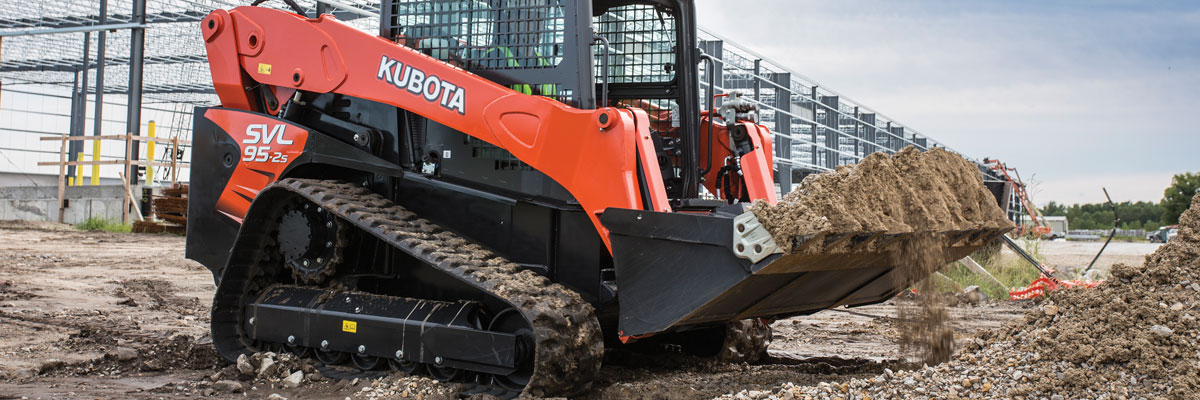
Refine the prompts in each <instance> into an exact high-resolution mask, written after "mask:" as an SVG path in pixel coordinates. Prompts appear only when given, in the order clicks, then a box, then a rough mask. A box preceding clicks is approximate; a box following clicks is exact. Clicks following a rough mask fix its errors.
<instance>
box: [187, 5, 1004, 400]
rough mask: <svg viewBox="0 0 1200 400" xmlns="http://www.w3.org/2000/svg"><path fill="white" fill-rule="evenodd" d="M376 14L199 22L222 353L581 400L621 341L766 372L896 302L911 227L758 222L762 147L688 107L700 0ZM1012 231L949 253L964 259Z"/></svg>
mask: <svg viewBox="0 0 1200 400" xmlns="http://www.w3.org/2000/svg"><path fill="white" fill-rule="evenodd" d="M297 11H298V12H301V13H302V12H303V11H302V10H297ZM381 18H382V21H381V32H380V33H379V35H372V34H369V33H365V32H363V31H361V30H359V29H356V28H353V27H351V26H349V25H346V24H344V23H342V22H340V21H338V20H337V19H335V18H334V17H333V16H330V15H321V16H319V17H318V18H306V17H304V16H302V15H301V14H297V13H292V12H288V11H282V10H275V9H268V8H259V7H238V8H235V9H232V10H216V11H213V12H212V13H211V14H209V15H208V16H207V17H206V18H204V19H203V21H202V22H201V30H202V32H203V38H204V41H205V45H206V46H207V52H208V58H209V64H210V67H211V71H212V78H213V86H214V87H215V89H216V92H217V95H218V96H219V98H220V101H221V106H220V107H200V108H197V109H196V111H195V118H194V125H195V126H194V131H193V132H194V153H193V157H192V162H193V164H192V165H193V167H192V176H191V184H192V186H191V187H192V191H191V193H190V210H189V219H190V221H189V224H188V236H187V256H188V257H189V258H191V259H194V260H197V261H199V262H201V263H202V264H204V265H205V266H206V267H208V268H209V269H211V270H212V273H213V276H214V278H215V280H216V282H217V284H218V288H217V293H216V295H215V299H214V301H213V308H212V335H213V342H214V345H215V346H216V348H217V350H218V351H219V352H220V354H221V355H222V356H223V357H225V358H226V359H228V360H230V361H233V360H235V359H236V358H237V357H238V356H239V355H241V354H246V353H251V352H255V351H263V350H276V351H280V350H288V351H294V352H297V353H301V354H312V355H313V356H314V357H315V358H317V359H318V360H320V361H321V362H324V363H327V364H342V363H346V364H349V365H353V366H355V367H357V368H360V369H364V370H371V369H381V368H387V367H389V366H390V367H391V368H396V369H400V370H404V371H409V372H413V371H416V370H418V369H421V370H424V371H427V373H429V374H431V375H432V376H433V377H435V378H436V379H439V380H470V381H472V382H476V383H481V384H485V385H490V386H493V387H496V388H502V389H504V390H508V391H510V392H512V393H527V394H533V395H553V394H569V393H573V392H578V391H580V390H583V389H584V388H586V385H587V384H588V383H589V382H590V380H591V379H592V378H593V376H594V374H595V373H596V371H597V370H598V369H599V367H600V363H601V359H602V358H603V355H604V351H605V348H606V346H631V345H636V344H637V343H647V342H654V341H661V342H664V343H672V344H675V345H678V346H677V347H678V348H683V349H685V350H687V351H690V352H694V353H695V354H701V355H711V356H720V357H731V358H736V357H754V356H756V355H759V354H761V353H762V352H763V351H764V349H765V343H766V341H765V340H766V338H767V337H768V335H769V332H768V331H767V328H766V324H765V321H768V320H770V319H774V318H781V317H786V316H791V315H799V314H806V313H813V312H816V311H819V310H823V309H827V308H830V307H835V306H840V305H861V304H871V303H877V302H881V301H884V300H886V299H888V298H889V297H891V296H893V295H895V294H896V293H897V292H898V291H900V290H902V289H903V288H904V283H903V282H899V281H898V280H896V279H894V277H893V275H892V271H893V269H894V267H895V265H894V262H893V261H891V260H892V259H891V258H889V257H887V255H886V254H885V251H884V250H885V249H886V248H887V246H888V245H889V243H892V242H895V241H897V240H901V239H902V237H903V236H904V235H903V234H894V235H889V234H882V233H880V232H853V233H839V234H837V235H817V236H811V237H795V238H786V239H777V238H773V237H772V236H771V235H770V234H769V233H767V231H766V230H765V229H764V227H763V226H761V224H760V223H759V222H758V220H757V219H756V218H755V216H754V214H753V213H750V212H748V209H747V205H748V204H750V203H751V202H753V201H756V200H762V201H766V202H770V203H774V202H776V201H777V199H776V196H777V194H776V191H775V184H774V177H773V176H772V154H773V149H772V143H771V132H769V130H768V129H767V128H765V127H763V126H761V125H759V124H757V123H755V122H754V120H755V117H754V115H753V114H754V106H753V104H752V103H750V102H748V101H746V100H745V99H738V98H736V96H733V97H731V98H728V99H725V101H724V104H723V105H722V106H721V107H720V108H719V109H715V108H717V107H714V106H713V104H714V103H713V102H712V101H711V99H713V98H714V97H715V96H714V95H715V93H712V92H711V91H705V90H701V88H702V85H701V84H700V82H699V80H698V76H699V73H698V69H699V65H700V64H701V62H702V58H703V56H702V54H701V52H700V51H699V50H698V47H697V42H696V25H695V15H694V8H693V4H692V2H691V1H690V0H572V1H563V0H474V1H458V0H454V1H451V0H385V1H383V3H382V9H381ZM710 87H711V86H710ZM702 99H704V100H702ZM701 103H708V104H706V105H704V106H702V104H701ZM705 106H706V107H705ZM702 108H703V109H704V110H703V112H702ZM1000 233H1001V232H1000V231H999V230H997V229H974V230H963V231H955V232H939V233H938V234H939V235H942V236H939V237H940V238H941V239H942V240H943V243H944V246H945V250H946V255H947V259H948V260H949V259H955V258H959V257H962V256H963V255H965V254H967V253H969V252H971V251H972V250H974V249H975V248H977V247H979V246H980V245H982V244H983V243H985V242H986V241H988V240H990V239H993V238H994V237H995V236H996V235H999V234H1000ZM776 240H789V241H794V243H790V244H791V245H790V246H788V247H787V248H791V249H800V250H797V251H794V252H791V253H788V254H785V253H784V252H783V251H782V250H781V248H782V247H781V246H779V244H778V243H776ZM833 248H837V249H838V251H837V255H830V254H828V253H829V252H828V251H826V250H827V249H833Z"/></svg>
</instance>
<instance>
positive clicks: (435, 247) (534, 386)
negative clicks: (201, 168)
mask: <svg viewBox="0 0 1200 400" xmlns="http://www.w3.org/2000/svg"><path fill="white" fill-rule="evenodd" d="M297 196H298V197H300V198H303V199H306V200H308V201H311V202H312V203H314V204H317V205H320V206H322V207H324V208H325V209H327V210H330V211H332V212H333V213H334V214H336V215H337V216H338V217H340V218H342V220H343V222H345V223H348V224H349V225H350V226H352V227H356V228H358V229H360V230H362V231H364V232H367V233H370V234H371V235H374V236H375V237H377V238H379V239H381V240H384V241H385V242H387V243H389V244H391V245H392V246H394V247H395V248H396V249H398V250H400V251H403V252H405V253H408V254H409V255H411V256H413V257H416V258H417V259H420V260H423V261H425V262H426V263H428V264H429V265H431V266H434V267H436V268H438V269H440V270H442V271H444V272H446V273H448V274H450V275H453V276H455V277H457V278H459V279H461V280H462V281H463V282H466V283H468V284H470V285H472V286H474V287H476V288H478V289H480V290H482V291H484V292H486V293H490V294H491V295H492V296H494V297H495V298H497V299H500V300H503V301H504V302H506V303H508V304H509V305H510V306H512V307H514V308H517V309H519V310H521V312H522V314H523V316H524V317H525V320H526V321H527V322H528V323H529V324H530V325H531V326H532V327H533V332H534V340H535V352H534V360H533V362H534V368H533V376H532V377H531V378H530V381H529V384H528V385H527V386H526V387H525V389H524V390H523V392H522V393H523V394H528V395H533V396H552V395H571V394H575V393H579V392H582V391H584V390H586V389H587V388H588V387H589V384H590V383H591V381H592V379H593V378H594V377H595V375H596V372H597V371H599V369H600V363H601V361H602V360H603V358H604V342H603V337H602V335H601V332H600V323H599V322H598V321H597V319H596V316H595V313H594V310H593V308H592V306H591V305H590V304H588V303H587V302H585V301H584V300H583V299H582V298H581V297H580V296H579V294H578V293H575V292H573V291H571V290H570V289H567V288H565V287H563V286H562V285H559V284H555V283H551V282H550V281H549V280H548V279H546V278H545V277H543V276H541V275H538V274H536V273H534V272H532V271H529V270H526V269H523V268H521V267H520V266H518V265H517V264H514V263H512V262H510V261H508V260H506V259H504V258H503V257H500V256H499V255H497V254H495V253H492V252H491V251H489V250H487V249H485V248H483V247H482V246H480V245H478V244H475V243H474V242H471V241H470V240H467V239H464V238H462V237H459V236H457V235H455V234H454V233H452V232H449V231H447V230H445V229H443V228H441V227H440V226H438V225H436V224H433V223H431V222H429V221H427V220H425V219H422V218H419V217H418V216H417V215H416V214H414V213H412V212H410V211H408V210H406V209H404V208H403V207H400V206H398V205H396V204H395V203H393V202H391V201H390V200H388V199H386V198H384V197H383V196H380V195H379V194H376V193H373V192H371V191H369V190H367V189H366V188H363V187H360V186H357V185H353V184H348V183H343V182H337V181H322V180H309V179H283V180H280V181H278V182H276V183H274V184H272V185H270V186H268V187H267V188H266V189H264V190H263V191H262V192H260V193H259V195H258V197H257V198H256V199H255V200H254V203H253V204H251V206H250V210H249V212H247V218H246V220H245V221H243V223H242V227H241V231H240V232H239V233H238V239H237V241H236V242H235V243H234V246H233V249H232V251H231V252H230V259H229V262H228V266H227V267H226V268H225V272H224V275H223V276H222V279H221V284H220V286H219V287H218V288H217V293H216V296H215V297H214V299H213V308H212V310H213V311H212V335H213V344H214V346H215V347H216V348H217V351H218V353H220V354H221V356H222V357H224V358H225V359H227V360H230V361H231V362H233V361H234V360H236V359H237V356H238V355H240V354H247V353H253V352H254V351H256V350H257V349H255V348H254V347H253V345H252V344H251V343H250V340H249V339H247V338H246V336H245V334H244V332H243V329H242V321H241V320H242V315H243V312H242V307H244V306H245V304H246V302H247V299H248V298H250V296H253V295H255V294H257V293H258V292H259V291H260V290H261V289H263V288H264V287H266V286H267V285H270V284H272V283H273V282H263V279H258V278H259V277H261V276H264V275H269V274H268V273H269V272H272V270H271V269H272V268H281V264H282V263H281V261H280V260H279V259H278V256H276V255H273V254H271V253H273V252H271V251H263V250H264V249H270V248H273V247H274V243H273V241H274V239H273V235H272V229H273V225H274V221H277V220H278V218H279V214H280V213H281V212H282V210H283V209H284V207H281V206H280V205H282V204H285V203H284V202H286V201H293V200H294V199H295V198H296V197H297Z"/></svg>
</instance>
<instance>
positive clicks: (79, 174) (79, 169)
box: [75, 151, 87, 186]
mask: <svg viewBox="0 0 1200 400" xmlns="http://www.w3.org/2000/svg"><path fill="white" fill-rule="evenodd" d="M75 159H76V160H79V161H83V160H86V159H87V158H85V156H84V153H83V152H82V151H81V152H79V156H78V157H75ZM75 186H83V166H82V165H79V166H76V167H75Z"/></svg>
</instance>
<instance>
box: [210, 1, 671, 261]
mask: <svg viewBox="0 0 1200 400" xmlns="http://www.w3.org/2000/svg"><path fill="white" fill-rule="evenodd" d="M201 24H202V30H203V36H204V40H205V46H206V49H207V52H208V56H209V64H210V68H211V71H212V77H213V86H214V87H215V88H216V92H217V95H218V96H219V97H220V99H221V103H222V104H223V105H224V106H226V107H230V108H237V109H243V110H247V111H257V112H264V113H270V114H277V113H278V112H279V108H280V106H279V105H280V104H283V103H285V102H286V101H287V100H288V97H290V96H291V95H292V94H293V93H295V92H296V91H298V90H299V91H307V92H315V93H338V94H343V95H348V96H353V97H357V98H362V99H367V100H372V101H376V102H381V103H386V104H390V105H393V106H396V107H399V108H402V109H405V110H408V111H411V112H413V113H416V114H419V115H421V116H423V117H425V118H428V119H429V120H432V121H436V122H438V123H441V124H443V125H446V126H448V127H450V128H452V129H455V130H458V131H461V132H463V133H465V134H467V135H470V136H472V137H474V138H477V139H480V140H483V141H485V142H488V143H490V144H492V145H495V146H498V147H500V148H503V149H504V150H507V151H508V152H510V153H512V155H513V156H515V157H517V158H518V159H520V160H521V161H523V162H525V163H526V164H529V165H530V166H531V167H533V168H535V169H537V170H539V171H541V172H542V173H544V174H546V175H547V176H549V177H550V178H551V179H553V180H554V181H556V182H557V183H558V184H560V185H562V186H563V187H564V188H566V189H567V190H568V191H569V192H570V193H571V194H572V196H573V197H574V198H575V199H576V200H577V201H578V202H579V204H580V206H582V208H583V209H584V211H585V212H586V213H587V215H588V217H589V218H590V219H591V221H592V224H593V225H594V226H595V228H596V230H597V231H598V232H599V233H600V237H601V238H602V239H603V241H604V244H605V245H606V246H607V247H608V248H609V251H610V252H611V250H612V245H611V243H610V241H609V235H608V230H607V229H606V228H605V227H604V225H602V224H601V223H600V220H599V215H600V214H601V213H603V212H604V210H605V209H608V208H623V209H635V210H651V211H658V212H670V211H671V207H670V205H669V204H668V200H667V195H666V191H665V189H664V187H663V185H662V177H661V175H660V172H659V166H658V161H657V157H656V156H655V150H654V144H653V142H652V141H651V134H650V122H649V119H648V117H647V115H646V113H645V112H644V111H642V110H640V109H632V108H631V109H617V108H611V107H608V108H600V109H596V110H581V109H576V108H572V107H570V106H567V105H564V104H562V103H560V102H557V101H554V100H551V99H548V98H544V97H538V96H530V95H526V94H522V93H519V92H516V91H514V90H511V89H509V88H506V87H503V86H500V85H498V84H495V83H493V82H491V81H489V80H487V79H485V78H482V77H480V76H477V75H475V74H472V73H470V72H467V71H465V70H463V69H460V68H458V67H456V66H454V65H451V64H448V63H446V62H443V61H441V60H437V59H435V58H432V57H429V56H427V55H425V54H423V53H421V52H419V51H417V50H415V49H412V48H409V47H405V46H401V45H398V44H396V43H393V42H391V41H389V40H387V39H384V38H381V37H378V36H373V35H370V34H367V33H365V32H362V31H360V30H358V29H355V28H353V27H351V26H348V25H345V24H343V23H341V22H339V21H337V20H336V19H335V18H334V17H332V16H330V15H322V16H320V18H316V19H309V18H305V17H302V16H299V15H296V14H293V13H289V12H285V11H280V10H274V9H268V8H260V7H238V8H235V9H232V10H215V11H213V12H212V13H210V14H209V15H208V16H207V17H205V19H204V20H203V21H202V22H201ZM262 86H266V89H269V90H263V87H262ZM261 93H269V95H268V96H271V97H274V98H273V99H259V98H258V96H262V95H261ZM639 164H640V165H639Z"/></svg>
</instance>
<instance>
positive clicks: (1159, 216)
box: [1041, 172, 1200, 231]
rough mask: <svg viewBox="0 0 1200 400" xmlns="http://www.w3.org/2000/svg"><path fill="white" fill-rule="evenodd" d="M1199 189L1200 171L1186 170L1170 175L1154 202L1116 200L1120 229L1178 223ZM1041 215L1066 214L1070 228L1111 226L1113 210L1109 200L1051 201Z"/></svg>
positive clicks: (1149, 227) (1155, 226)
mask: <svg viewBox="0 0 1200 400" xmlns="http://www.w3.org/2000/svg"><path fill="white" fill-rule="evenodd" d="M1198 192H1200V173H1190V172H1185V173H1182V174H1176V175H1175V176H1173V177H1172V178H1171V185H1170V186H1168V187H1167V189H1166V190H1164V191H1163V198H1162V200H1160V201H1159V202H1157V203H1154V202H1149V201H1138V202H1129V201H1125V202H1120V203H1115V205H1116V207H1117V214H1118V215H1120V216H1121V224H1120V225H1119V226H1118V228H1120V229H1145V230H1146V231H1152V230H1155V229H1158V228H1159V227H1160V226H1166V225H1174V224H1178V223H1179V216H1180V215H1181V214H1183V211H1184V210H1187V208H1188V206H1189V205H1190V204H1191V202H1192V196H1195V195H1196V193H1198ZM1041 210H1042V215H1046V216H1066V217H1067V222H1068V223H1069V224H1070V228H1071V229H1108V228H1112V226H1113V211H1112V207H1111V206H1109V205H1108V203H1088V204H1072V205H1069V206H1068V205H1065V204H1059V203H1057V202H1054V201H1051V202H1049V203H1047V204H1046V206H1044V207H1042V208H1041Z"/></svg>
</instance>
